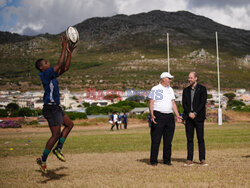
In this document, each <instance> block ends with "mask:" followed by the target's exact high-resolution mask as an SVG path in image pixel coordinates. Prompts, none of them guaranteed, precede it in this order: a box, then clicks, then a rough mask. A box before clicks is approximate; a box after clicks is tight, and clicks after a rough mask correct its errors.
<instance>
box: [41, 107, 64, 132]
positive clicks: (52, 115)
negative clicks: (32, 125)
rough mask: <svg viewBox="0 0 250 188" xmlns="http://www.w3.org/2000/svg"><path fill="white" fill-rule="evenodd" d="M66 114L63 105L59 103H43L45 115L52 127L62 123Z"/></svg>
mask: <svg viewBox="0 0 250 188" xmlns="http://www.w3.org/2000/svg"><path fill="white" fill-rule="evenodd" d="M64 115H65V112H64V111H63V110H62V108H61V106H59V105H57V104H51V105H49V104H45V105H43V116H44V117H45V119H47V121H48V124H49V126H50V127H52V126H57V125H62V124H63V116H64Z"/></svg>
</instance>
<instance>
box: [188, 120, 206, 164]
mask: <svg viewBox="0 0 250 188" xmlns="http://www.w3.org/2000/svg"><path fill="white" fill-rule="evenodd" d="M185 127H186V137H187V160H190V161H193V155H194V129H196V136H197V140H198V147H199V160H200V161H201V160H203V159H204V160H205V155H206V149H205V141H204V121H195V120H191V119H188V120H186V124H185Z"/></svg>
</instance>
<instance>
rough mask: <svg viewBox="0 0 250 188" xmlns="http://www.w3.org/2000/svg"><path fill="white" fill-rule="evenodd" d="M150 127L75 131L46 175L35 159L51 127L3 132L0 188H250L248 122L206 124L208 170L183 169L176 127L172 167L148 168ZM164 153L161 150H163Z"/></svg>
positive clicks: (182, 149) (181, 139) (0, 134)
mask: <svg viewBox="0 0 250 188" xmlns="http://www.w3.org/2000/svg"><path fill="white" fill-rule="evenodd" d="M149 131H150V130H149V128H148V127H147V124H146V123H139V124H138V123H137V125H136V126H135V125H134V126H133V123H130V127H129V129H128V130H119V131H116V130H115V129H114V131H113V132H110V131H109V126H108V125H106V127H105V126H93V127H91V128H90V127H83V126H81V127H80V126H76V127H74V129H73V131H72V132H71V134H70V135H69V137H68V139H67V141H66V143H65V145H64V154H65V156H66V159H67V161H66V162H61V161H58V160H57V159H56V157H55V156H54V155H53V154H51V155H50V156H49V158H48V160H47V166H48V174H47V175H42V174H41V171H40V170H39V167H38V166H37V164H36V162H35V159H36V158H37V157H39V156H40V155H41V152H42V151H43V149H44V145H45V142H46V140H47V139H48V137H49V135H50V133H49V129H48V128H21V129H1V130H0V187H250V123H249V122H243V123H227V124H223V125H222V126H218V125H215V124H206V125H205V142H206V149H207V162H208V163H209V166H207V167H202V166H200V165H199V164H198V151H197V150H198V148H197V143H196V142H197V141H196V139H195V153H194V162H195V165H194V166H192V167H184V163H185V161H186V138H185V130H184V126H183V125H181V124H178V125H177V126H176V131H175V135H174V140H173V152H172V163H173V165H172V166H166V165H164V164H163V163H162V160H161V159H162V150H160V153H159V161H160V164H159V165H158V166H156V167H154V166H151V165H149V152H150V135H149ZM161 148H162V145H161Z"/></svg>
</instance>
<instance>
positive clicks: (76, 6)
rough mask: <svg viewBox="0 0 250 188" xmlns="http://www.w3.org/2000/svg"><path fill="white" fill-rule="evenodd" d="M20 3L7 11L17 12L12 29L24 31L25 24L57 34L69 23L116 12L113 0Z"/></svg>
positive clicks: (27, 1) (31, 0) (48, 0)
mask: <svg viewBox="0 0 250 188" xmlns="http://www.w3.org/2000/svg"><path fill="white" fill-rule="evenodd" d="M23 5H24V6H20V7H17V8H15V7H10V8H9V11H10V12H11V13H12V14H16V15H17V16H18V21H17V24H16V25H15V26H14V27H13V28H11V29H10V31H12V32H17V33H23V31H24V30H25V28H30V29H32V30H34V31H37V32H40V33H45V32H49V33H52V34H57V33H60V32H62V31H63V30H65V29H66V28H67V27H68V26H70V25H75V24H77V23H80V22H82V21H83V20H85V19H87V18H90V17H94V16H111V15H114V14H116V12H117V10H116V6H115V3H114V0H93V1H89V0H70V1H69V0H60V1H57V0H39V1H38V0H23Z"/></svg>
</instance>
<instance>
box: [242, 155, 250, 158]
mask: <svg viewBox="0 0 250 188" xmlns="http://www.w3.org/2000/svg"><path fill="white" fill-rule="evenodd" d="M242 157H244V158H250V155H245V156H242Z"/></svg>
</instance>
